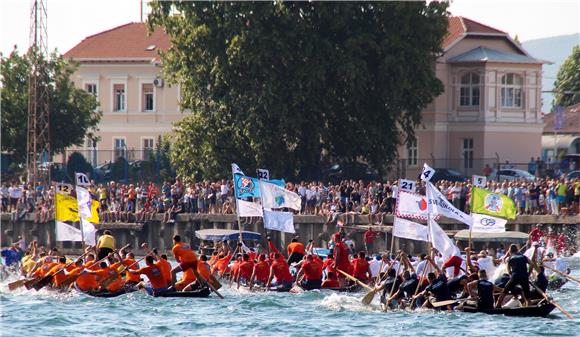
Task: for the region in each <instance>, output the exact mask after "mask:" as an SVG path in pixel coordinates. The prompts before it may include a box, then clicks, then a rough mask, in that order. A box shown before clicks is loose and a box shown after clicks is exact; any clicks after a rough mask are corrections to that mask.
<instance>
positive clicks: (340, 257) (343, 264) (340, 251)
mask: <svg viewBox="0 0 580 337" xmlns="http://www.w3.org/2000/svg"><path fill="white" fill-rule="evenodd" d="M334 242H335V245H334V249H333V250H334V266H333V268H334V269H338V270H342V271H343V272H345V273H347V274H352V265H351V264H350V261H349V259H348V255H349V249H348V246H347V245H346V244H345V243H344V242H343V240H342V235H341V233H340V232H338V233H336V234H334ZM344 278H345V276H344V275H342V274H340V275H339V279H338V280H339V282H340V281H344Z"/></svg>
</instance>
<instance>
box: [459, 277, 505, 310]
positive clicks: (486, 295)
mask: <svg viewBox="0 0 580 337" xmlns="http://www.w3.org/2000/svg"><path fill="white" fill-rule="evenodd" d="M477 275H478V277H479V279H478V280H475V281H471V282H469V283H468V284H467V290H468V292H469V294H470V296H471V298H473V299H476V300H475V301H466V302H464V303H462V304H460V305H459V307H458V308H459V309H463V308H464V307H465V306H471V307H475V308H476V309H478V310H491V309H493V306H494V301H495V299H494V297H493V293H494V291H502V290H503V289H501V288H499V287H498V286H496V285H494V284H493V283H491V282H490V281H489V280H488V276H487V272H486V271H485V269H480V270H479V271H478V273H477Z"/></svg>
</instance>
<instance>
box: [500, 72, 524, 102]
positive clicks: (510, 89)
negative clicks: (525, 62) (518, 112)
mask: <svg viewBox="0 0 580 337" xmlns="http://www.w3.org/2000/svg"><path fill="white" fill-rule="evenodd" d="M522 86H523V80H522V77H521V76H518V75H516V74H506V75H503V76H502V78H501V106H502V107H506V108H521V107H522Z"/></svg>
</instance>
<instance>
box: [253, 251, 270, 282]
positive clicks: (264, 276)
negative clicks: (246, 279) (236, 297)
mask: <svg viewBox="0 0 580 337" xmlns="http://www.w3.org/2000/svg"><path fill="white" fill-rule="evenodd" d="M269 274H270V265H269V264H268V262H266V254H260V255H259V256H258V263H256V264H255V265H254V270H253V272H252V277H251V278H250V289H252V287H253V286H254V285H258V286H264V285H266V283H268V276H269Z"/></svg>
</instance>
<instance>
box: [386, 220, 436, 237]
mask: <svg viewBox="0 0 580 337" xmlns="http://www.w3.org/2000/svg"><path fill="white" fill-rule="evenodd" d="M393 236H396V237H399V238H405V239H410V240H419V241H429V229H428V228H427V226H423V225H421V224H418V223H416V222H413V221H409V220H405V219H401V218H397V217H395V221H394V222H393Z"/></svg>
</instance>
